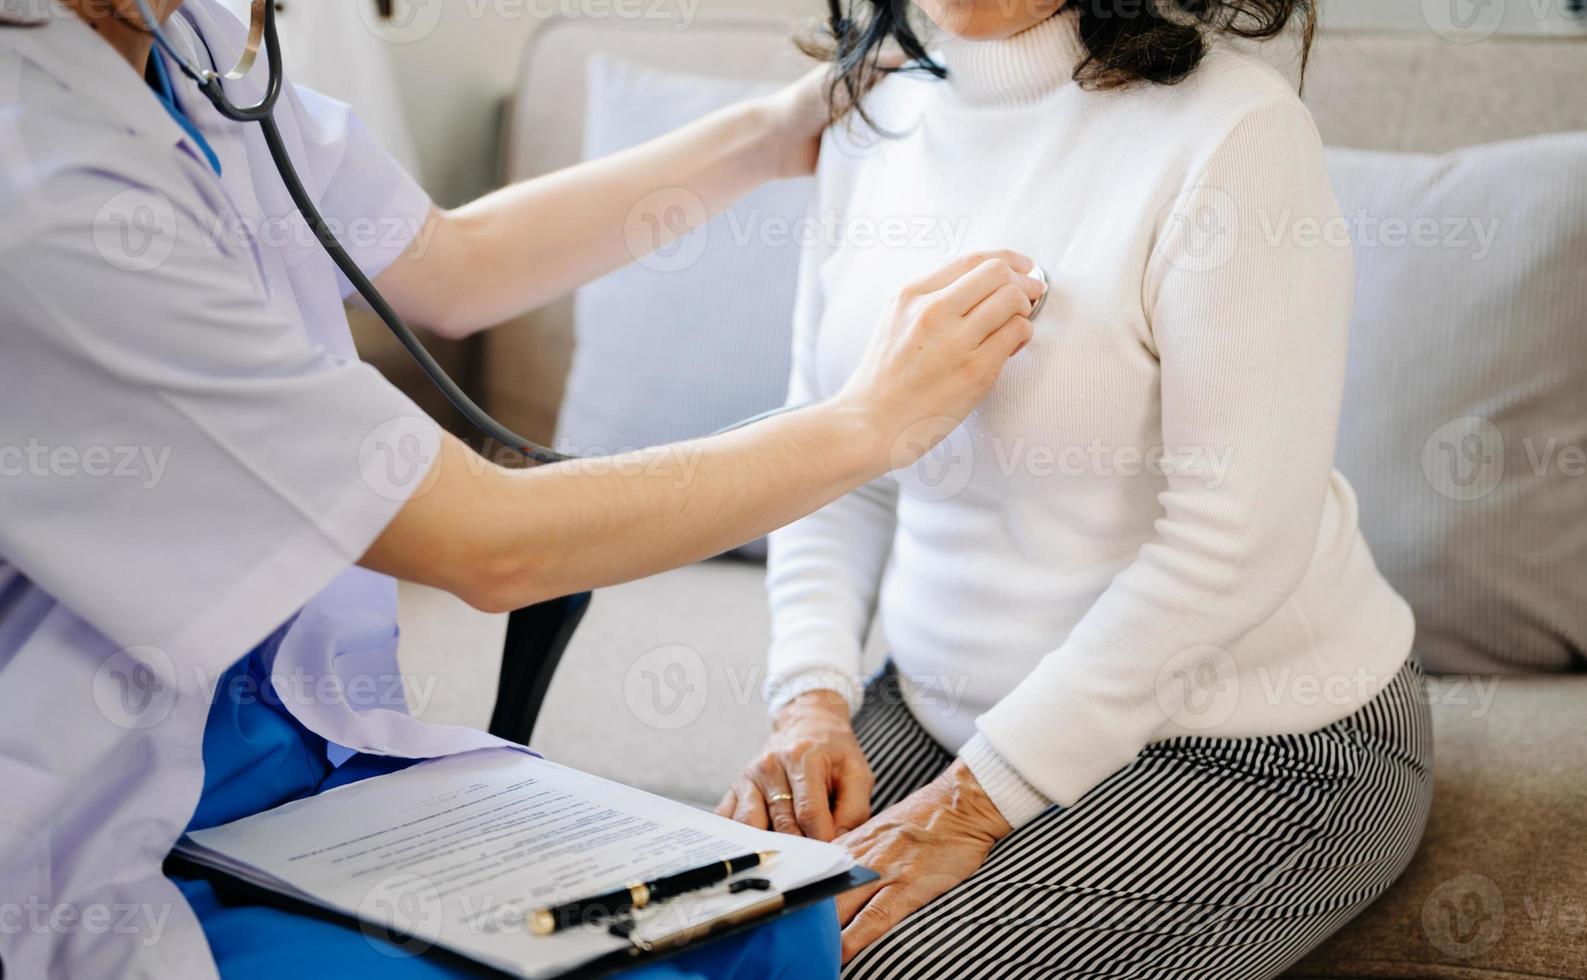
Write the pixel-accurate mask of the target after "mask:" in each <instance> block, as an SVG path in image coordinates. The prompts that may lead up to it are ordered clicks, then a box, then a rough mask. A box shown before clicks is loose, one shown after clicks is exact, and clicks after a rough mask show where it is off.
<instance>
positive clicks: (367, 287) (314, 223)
mask: <svg viewBox="0 0 1587 980" xmlns="http://www.w3.org/2000/svg"><path fill="white" fill-rule="evenodd" d="M134 2H135V3H136V4H137V6H138V13H139V15H140V16H142V17H143V19H144V24H145V25H146V26H147V27H148V28H149V30H150V32H151V33H152V34H153V35H154V41H155V43H156V44H158V45H159V46H160V49H161V50H162V51H164V52H165V53H166V55H168V56H169V57H170V59H171V60H172V61H174V62H175V63H176V65H177V67H178V68H180V69H181V71H182V73H183V74H185V75H187V76H188V77H189V78H191V79H193V81H194V82H196V83H197V84H198V87H199V90H200V91H202V92H203V93H204V95H205V97H207V98H208V99H209V101H210V103H211V104H212V105H214V107H215V109H216V111H217V112H219V113H220V114H221V115H223V116H225V117H226V118H227V119H231V120H233V121H235V122H244V123H247V122H252V123H258V124H259V128H260V131H261V132H262V133H263V134H264V139H265V146H266V147H268V148H269V150H270V159H271V160H272V161H273V162H274V163H275V167H276V170H277V171H278V172H279V174H280V176H281V182H282V184H283V185H285V187H286V189H287V193H288V194H289V195H290V196H291V198H292V203H293V204H294V205H295V206H296V207H297V209H298V211H299V213H301V214H302V216H303V220H304V222H305V223H307V224H308V226H309V228H310V229H311V230H312V231H313V232H314V237H315V239H316V240H317V241H318V242H319V243H320V246H321V247H322V248H324V249H325V252H326V254H327V255H329V256H330V257H331V261H332V262H334V263H336V267H337V268H338V269H340V270H341V272H342V275H344V276H346V277H347V281H348V282H349V283H351V284H352V286H353V288H354V289H355V290H357V292H358V295H360V296H362V297H363V299H364V302H366V303H368V304H369V308H370V309H371V310H373V311H374V313H375V315H376V316H377V317H379V318H380V321H381V322H382V323H384V324H385V325H386V328H387V329H388V330H390V331H391V333H392V334H393V335H394V336H395V337H396V338H397V341H398V343H400V344H402V346H403V348H404V349H405V350H406V351H407V352H408V354H409V355H410V356H411V357H412V358H413V359H414V361H415V362H417V363H418V365H419V369H420V370H421V371H423V372H424V375H425V377H427V378H429V379H430V383H431V384H433V385H435V387H436V388H437V389H438V390H439V391H440V392H441V394H443V395H445V396H446V399H447V401H449V402H451V403H452V405H453V407H455V408H456V409H457V411H458V412H459V413H460V414H461V415H462V416H463V418H464V419H466V420H467V421H468V423H469V424H470V425H472V426H473V427H474V428H476V429H478V430H479V431H480V432H481V433H483V434H484V435H485V436H486V437H488V438H490V439H494V440H495V441H496V442H498V443H500V444H502V445H504V446H510V447H511V448H513V449H515V450H517V451H518V452H520V453H522V454H523V455H524V456H527V457H528V458H530V459H532V460H534V461H535V462H538V463H560V462H564V461H566V460H570V459H577V458H579V457H577V456H573V455H570V454H567V453H562V452H558V451H556V450H554V449H551V448H548V447H546V446H542V445H540V444H539V443H537V442H535V441H534V440H532V439H526V438H524V437H523V436H521V435H519V434H518V433H516V432H514V431H513V430H512V429H510V428H508V427H507V426H505V425H503V424H502V423H500V422H498V421H497V420H496V419H495V418H494V417H493V416H492V415H491V414H490V413H489V412H487V411H485V410H484V409H483V408H481V407H480V406H479V405H478V404H477V403H476V402H475V401H474V400H473V399H472V398H470V397H469V396H468V393H467V392H465V391H464V390H463V389H462V388H461V387H460V386H459V385H458V383H457V382H456V381H454V380H452V376H451V375H449V374H447V373H446V369H445V368H443V367H441V365H440V364H439V363H438V362H437V361H436V359H435V357H434V355H432V354H431V353H430V352H429V350H428V349H427V348H426V347H425V346H424V342H423V341H421V340H420V339H419V338H418V337H417V336H416V335H415V334H414V332H413V331H412V330H411V329H409V327H408V325H407V324H406V323H404V322H403V320H402V317H401V316H399V315H398V314H397V311H396V310H394V309H392V307H391V304H390V303H388V302H386V298H385V297H384V296H382V295H381V293H380V290H379V289H377V288H375V284H374V283H372V282H370V281H369V277H367V276H365V275H364V273H363V270H362V269H360V268H359V267H358V263H356V262H354V261H353V259H352V256H350V255H348V254H347V250H346V249H345V248H343V247H342V243H341V241H340V240H338V239H337V237H336V233H335V232H333V231H332V230H331V229H330V226H329V225H328V224H326V222H325V218H324V217H323V216H322V215H321V214H320V210H319V208H318V207H316V206H315V204H314V201H313V199H312V198H310V197H309V193H308V191H307V190H306V189H305V188H304V186H303V181H302V179H301V178H299V176H298V171H297V167H296V166H295V165H294V164H293V163H292V157H291V155H290V154H289V153H288V152H287V148H286V143H285V142H284V141H283V140H282V138H281V130H280V129H279V128H278V127H277V126H276V122H275V107H276V102H277V101H278V100H279V99H280V97H281V86H282V70H281V45H280V39H279V38H278V37H277V35H276V23H275V3H274V0H253V6H252V9H251V15H250V26H249V36H248V43H247V49H246V50H245V51H244V53H243V56H242V58H241V59H240V60H239V61H238V63H237V66H236V67H235V68H233V69H232V70H231V71H228V72H225V73H221V72H218V71H216V70H214V69H213V68H205V67H204V66H203V65H201V64H199V63H198V61H197V54H196V52H193V51H183V50H181V49H179V48H178V47H177V46H176V45H175V44H173V43H172V41H171V39H170V38H169V37H168V36H167V35H166V33H165V29H164V27H163V26H162V25H161V24H160V22H159V20H158V18H156V17H155V15H154V11H153V10H151V9H150V7H149V2H148V0H134ZM260 53H263V54H264V56H265V63H266V65H267V67H268V71H269V77H268V80H267V81H266V83H265V91H264V95H263V96H261V97H260V99H259V101H258V102H256V103H255V104H253V105H251V106H238V105H235V104H234V103H232V101H231V100H230V99H229V98H228V97H227V96H226V91H225V85H224V83H225V81H226V80H227V79H237V78H241V77H243V76H244V75H246V74H248V72H249V71H250V70H251V69H252V67H253V64H254V61H255V59H256V57H257V56H258V54H260ZM1032 274H1033V275H1035V276H1036V277H1038V278H1040V279H1041V281H1042V283H1043V284H1044V285H1045V284H1046V282H1047V277H1046V275H1045V273H1043V272H1042V270H1041V267H1040V266H1037V267H1036V268H1035V269H1034V270H1033V272H1032ZM1046 301H1047V296H1046V294H1045V293H1043V294H1042V296H1041V298H1040V299H1038V300H1037V301H1036V305H1035V307H1034V308H1033V309H1032V310H1031V316H1032V317H1034V316H1035V315H1036V312H1037V311H1039V310H1040V309H1041V307H1042V304H1044V303H1045V302H1046ZM800 407H803V406H800V405H784V406H780V407H778V408H773V409H771V410H769V411H765V412H761V413H760V414H759V415H754V416H751V417H750V418H747V419H744V420H743V421H741V422H735V423H734V424H732V425H729V426H727V427H725V428H723V429H719V430H717V433H716V434H721V433H723V432H731V431H733V430H734V429H739V428H743V427H744V426H746V425H752V424H754V423H756V422H760V421H763V420H765V419H768V418H771V417H772V416H774V415H781V414H782V413H784V412H788V411H792V410H794V409H796V408H800Z"/></svg>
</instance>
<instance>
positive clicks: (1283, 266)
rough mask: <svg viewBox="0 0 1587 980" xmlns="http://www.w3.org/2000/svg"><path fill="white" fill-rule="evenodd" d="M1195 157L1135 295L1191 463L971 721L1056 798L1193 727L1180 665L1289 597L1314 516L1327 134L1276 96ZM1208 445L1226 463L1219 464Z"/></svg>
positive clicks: (1332, 255)
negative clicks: (1118, 562)
mask: <svg viewBox="0 0 1587 980" xmlns="http://www.w3.org/2000/svg"><path fill="white" fill-rule="evenodd" d="M1205 159H1206V163H1205V164H1204V165H1203V166H1202V167H1200V169H1199V172H1197V173H1196V174H1195V176H1194V177H1193V178H1192V179H1191V180H1189V181H1187V182H1186V184H1185V185H1184V187H1183V188H1182V191H1181V193H1180V194H1179V195H1178V197H1177V200H1176V202H1175V204H1174V205H1173V206H1171V207H1168V208H1166V209H1165V215H1164V218H1163V219H1162V220H1161V221H1160V224H1159V227H1158V229H1157V239H1156V242H1155V245H1154V248H1153V251H1152V254H1151V257H1150V259H1149V260H1148V264H1147V268H1146V275H1145V280H1144V286H1143V296H1142V303H1143V307H1144V311H1145V313H1146V316H1147V320H1148V323H1149V327H1150V332H1151V342H1152V343H1153V344H1154V345H1155V347H1156V352H1157V356H1158V359H1159V362H1160V368H1161V397H1162V436H1163V445H1164V446H1165V447H1169V448H1170V450H1174V449H1176V447H1185V448H1191V447H1193V448H1195V449H1197V450H1203V451H1198V452H1196V453H1182V454H1181V456H1182V457H1184V458H1193V459H1195V460H1197V461H1198V462H1194V463H1188V464H1180V465H1178V466H1176V467H1174V468H1172V469H1171V470H1170V471H1169V472H1168V474H1167V476H1166V486H1165V488H1164V489H1163V490H1162V491H1161V493H1160V494H1159V496H1158V502H1159V504H1160V506H1161V509H1162V513H1161V515H1160V516H1159V517H1158V519H1157V520H1156V521H1155V523H1154V528H1153V536H1152V538H1151V539H1150V540H1149V541H1148V542H1147V543H1146V544H1145V545H1144V546H1143V547H1142V548H1141V549H1140V551H1139V552H1138V554H1137V555H1136V558H1135V560H1134V561H1133V562H1132V563H1131V564H1130V565H1128V566H1127V567H1126V568H1125V569H1124V570H1123V571H1122V572H1121V573H1120V574H1119V575H1118V576H1116V577H1115V578H1114V580H1113V581H1112V582H1111V583H1110V584H1109V586H1108V588H1107V589H1106V590H1105V591H1104V592H1103V593H1102V595H1101V596H1100V597H1099V598H1098V600H1097V601H1096V603H1095V604H1094V605H1093V606H1092V607H1091V608H1090V609H1089V610H1088V611H1087V613H1086V615H1085V616H1083V617H1082V618H1081V620H1080V622H1079V623H1077V624H1076V626H1075V628H1074V629H1073V630H1072V631H1071V632H1070V634H1069V636H1068V637H1067V638H1066V639H1065V640H1064V642H1063V643H1062V645H1060V646H1059V647H1058V648H1057V649H1056V650H1054V651H1052V652H1051V653H1049V654H1048V655H1047V656H1046V657H1044V658H1043V660H1042V661H1041V662H1040V663H1039V664H1038V665H1037V667H1036V669H1035V670H1034V671H1032V672H1031V674H1030V675H1029V676H1027V677H1026V678H1025V679H1024V680H1023V681H1022V682H1021V683H1020V684H1019V685H1018V686H1016V687H1015V688H1014V690H1013V691H1011V692H1010V693H1009V694H1008V695H1007V696H1006V697H1005V698H1004V699H1003V700H1001V701H1000V702H998V703H997V704H996V705H994V706H993V707H992V709H991V710H989V711H988V712H986V713H985V714H983V715H982V716H981V717H980V719H978V723H977V724H978V727H979V730H980V734H981V736H982V737H983V738H984V744H983V743H982V742H980V741H977V742H976V743H975V747H976V749H977V751H978V752H979V753H980V758H978V759H973V760H972V759H968V758H967V759H966V762H967V764H971V767H972V771H975V770H976V768H977V766H976V765H975V763H979V766H980V768H987V769H988V770H989V771H991V770H993V769H995V766H990V767H989V766H988V760H987V759H986V757H985V756H986V750H987V749H988V748H990V749H991V750H993V753H994V754H995V756H1000V757H1001V759H1002V760H1004V761H1006V762H1007V764H1008V765H1009V766H1011V767H1012V768H1013V769H1014V770H1015V771H1017V772H1018V773H1019V774H1020V775H1021V776H1023V777H1024V779H1025V780H1026V781H1027V782H1028V783H1029V784H1030V786H1031V787H1034V788H1035V789H1036V790H1037V791H1039V792H1040V793H1041V794H1042V795H1044V796H1045V797H1047V798H1048V799H1050V800H1052V801H1054V802H1056V803H1059V804H1062V805H1069V804H1072V803H1074V802H1075V800H1077V799H1078V798H1079V797H1080V796H1081V795H1083V794H1084V793H1085V792H1086V791H1087V790H1089V789H1090V788H1091V787H1093V786H1095V785H1096V784H1097V783H1099V782H1101V781H1102V780H1103V779H1104V778H1106V777H1107V776H1108V775H1110V774H1111V773H1113V772H1115V771H1116V770H1118V769H1120V768H1122V767H1124V766H1125V765H1127V764H1128V763H1129V762H1130V761H1131V760H1132V759H1134V757H1135V756H1136V755H1137V754H1138V753H1139V752H1140V751H1141V749H1142V748H1143V747H1145V746H1146V745H1147V744H1148V743H1149V742H1151V741H1154V740H1156V739H1158V738H1161V737H1166V736H1167V735H1168V734H1177V733H1179V731H1180V730H1182V729H1183V728H1186V727H1189V728H1193V727H1194V725H1193V724H1188V725H1187V724H1181V722H1183V721H1184V720H1185V718H1186V717H1187V713H1188V712H1189V711H1191V710H1193V708H1194V705H1192V703H1191V702H1190V701H1189V700H1188V695H1189V694H1190V693H1191V692H1187V691H1186V690H1185V687H1186V685H1185V684H1184V683H1183V682H1184V680H1185V678H1186V677H1187V676H1189V677H1205V676H1207V674H1206V671H1205V669H1204V668H1205V667H1206V665H1208V664H1214V665H1217V666H1219V667H1222V666H1223V665H1226V664H1230V663H1231V662H1232V661H1231V658H1232V657H1234V656H1235V655H1236V654H1237V652H1238V651H1237V644H1238V643H1239V641H1240V639H1241V638H1242V637H1243V636H1245V635H1246V634H1247V633H1248V632H1250V631H1251V630H1252V629H1254V628H1255V627H1257V626H1258V625H1260V624H1261V623H1263V622H1264V621H1266V620H1267V619H1268V618H1270V617H1271V616H1273V615H1274V613H1275V612H1277V611H1278V610H1279V609H1280V608H1281V606H1282V605H1283V604H1284V603H1285V602H1286V601H1287V600H1288V599H1289V597H1290V596H1291V595H1292V594H1293V592H1294V590H1295V589H1296V588H1297V586H1298V585H1299V583H1300V581H1301V579H1302V577H1303V576H1304V574H1305V572H1306V570H1307V568H1308V566H1309V564H1310V561H1311V557H1312V553H1313V550H1314V548H1315V543H1316V538H1317V535H1318V531H1319V526H1320V523H1321V518H1322V508H1323V504H1324V501H1325V497H1326V492H1327V487H1328V484H1329V479H1330V473H1331V471H1332V461H1333V454H1334V438H1335V429H1336V426H1337V422H1338V416H1339V407H1340V398H1341V390H1342V388H1343V382H1344V364H1345V345H1346V340H1347V335H1348V330H1349V312H1350V288H1351V274H1350V257H1349V252H1348V249H1347V248H1346V247H1341V246H1340V245H1338V244H1336V243H1331V242H1329V241H1323V240H1322V239H1321V238H1319V237H1318V236H1315V235H1313V236H1310V237H1307V236H1305V235H1302V234H1300V229H1301V228H1302V227H1303V226H1307V223H1308V222H1309V221H1310V220H1311V219H1315V220H1316V221H1318V222H1327V221H1328V220H1329V219H1330V218H1333V217H1335V216H1337V214H1338V205H1337V204H1336V202H1335V200H1334V197H1333V192H1332V190H1331V188H1330V185H1329V182H1328V177H1327V172H1326V169H1325V166H1324V161H1323V154H1322V147H1321V145H1320V142H1319V140H1318V138H1317V135H1316V130H1315V128H1314V127H1313V126H1312V124H1311V120H1310V118H1309V116H1307V115H1306V113H1305V111H1304V109H1302V108H1301V107H1300V106H1299V105H1298V104H1294V103H1281V104H1272V105H1268V106H1265V107H1263V108H1259V109H1256V110H1254V111H1252V112H1250V113H1248V114H1246V115H1245V116H1244V117H1243V118H1242V119H1241V120H1240V121H1239V122H1237V123H1236V124H1235V125H1234V126H1233V128H1232V129H1231V130H1230V131H1229V133H1228V135H1227V136H1226V137H1225V138H1224V139H1223V140H1222V141H1221V143H1220V144H1219V145H1218V147H1217V148H1216V149H1215V150H1214V151H1213V152H1212V153H1211V154H1210V156H1208V157H1206V158H1205ZM1292 230H1293V231H1294V234H1291V233H1290V232H1291V231H1292ZM1205 450H1210V451H1211V452H1210V453H1209V452H1207V451H1205ZM1214 454H1216V455H1217V456H1218V457H1219V458H1227V460H1228V465H1227V467H1226V469H1227V472H1226V473H1225V474H1223V476H1222V477H1221V478H1220V477H1219V476H1217V475H1216V474H1215V473H1214V472H1212V470H1213V467H1211V466H1208V465H1206V461H1207V460H1208V459H1209V457H1210V456H1212V455H1214ZM1234 666H1235V667H1236V668H1237V667H1238V665H1237V664H1234ZM1202 693H1207V692H1202ZM1237 696H1255V695H1253V694H1252V693H1250V692H1239V693H1237ZM1005 816H1007V814H1005ZM1022 816H1027V817H1028V816H1029V809H1028V808H1026V811H1025V813H1024V814H1022ZM1011 822H1013V821H1012V820H1011Z"/></svg>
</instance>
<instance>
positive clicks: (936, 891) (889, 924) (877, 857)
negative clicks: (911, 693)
mask: <svg viewBox="0 0 1587 980" xmlns="http://www.w3.org/2000/svg"><path fill="white" fill-rule="evenodd" d="M874 782H875V780H874V776H873V775H872V773H871V767H870V764H869V763H868V762H867V761H866V759H865V753H864V752H863V751H862V750H861V749H860V743H859V740H858V739H857V738H855V735H854V728H853V726H852V725H851V724H850V721H849V709H848V704H847V702H845V701H844V700H843V699H842V698H841V697H840V696H838V695H837V694H834V693H832V692H829V691H816V692H811V693H809V694H806V695H803V696H801V697H800V698H798V699H796V700H794V701H792V702H790V703H789V704H788V705H787V706H785V707H784V708H783V709H782V711H780V712H779V713H778V715H777V719H776V721H775V723H774V725H773V728H772V735H771V738H770V739H769V740H768V741H767V743H766V747H765V749H764V750H763V751H762V752H761V754H760V755H759V756H757V757H756V758H755V760H754V761H752V762H751V763H750V764H749V765H748V766H746V767H745V769H744V771H743V773H741V774H740V775H739V777H738V779H737V780H736V781H735V782H734V784H733V788H732V789H730V790H728V792H727V795H725V796H724V797H723V798H722V802H721V803H720V804H718V805H717V808H716V812H717V813H719V814H721V815H722V816H725V817H732V818H733V819H734V820H737V821H739V822H741V823H746V824H749V825H750V826H753V827H759V828H761V829H763V830H764V829H771V830H776V831H778V832H780V833H785V834H798V835H800V836H804V837H811V838H815V839H817V840H825V841H836V843H837V844H839V845H840V846H842V847H844V848H846V849H847V850H848V852H849V853H850V854H851V855H853V857H854V860H855V862H856V863H858V864H860V865H863V866H864V867H867V868H870V869H871V870H873V871H875V872H876V873H877V874H879V875H880V876H881V877H880V878H879V879H878V880H877V881H874V882H872V883H871V884H869V885H865V886H863V887H861V888H857V889H855V890H854V891H851V892H848V893H846V894H844V895H842V896H840V897H839V898H838V918H839V921H840V922H841V923H842V925H843V961H844V962H845V963H847V962H848V961H849V960H850V959H852V958H853V957H854V955H855V954H856V953H858V952H859V951H860V950H862V949H864V948H865V947H866V946H868V945H870V944H871V943H873V942H875V941H876V940H877V939H879V938H881V937H882V936H883V935H884V934H885V933H886V932H887V931H888V930H889V929H892V928H893V927H894V926H896V925H898V923H900V922H902V921H903V920H904V919H905V918H906V917H907V916H909V915H910V914H911V913H912V912H914V911H915V910H917V909H919V908H921V907H923V906H924V905H926V904H927V903H928V902H930V901H931V900H932V899H935V898H937V897H938V896H940V895H942V894H944V893H945V892H947V891H948V890H950V889H951V888H953V887H954V886H955V885H957V884H959V883H960V882H962V881H964V880H965V879H966V878H968V877H970V875H972V874H974V873H975V872H976V870H977V869H979V868H980V867H981V865H982V864H983V863H984V862H985V861H986V856H987V854H988V853H990V852H991V850H992V846H993V845H994V844H996V843H997V841H998V840H999V839H1000V838H1002V837H1003V836H1005V835H1006V834H1008V833H1009V830H1010V828H1009V825H1008V821H1006V820H1004V819H1003V817H1002V814H1000V813H999V812H998V809H997V807H996V805H994V804H993V803H992V801H991V799H990V798H989V797H988V796H987V795H986V792H985V791H984V790H982V788H981V785H980V784H979V783H978V782H976V779H975V776H974V774H972V773H971V772H970V770H969V768H968V767H967V766H965V765H964V763H963V762H959V761H955V762H954V763H953V764H952V765H950V766H949V767H948V768H947V769H945V770H943V772H942V773H941V774H939V775H938V776H937V778H935V779H933V780H932V781H931V782H929V783H927V784H926V785H925V786H923V787H921V788H920V789H918V790H916V791H915V792H913V793H911V794H910V795H909V796H907V797H905V798H904V799H903V800H900V801H899V802H898V803H896V804H894V805H893V806H890V807H888V808H887V809H886V810H883V811H882V812H881V813H878V814H876V815H875V816H874V817H872V816H871V813H870V809H871V806H870V797H871V789H872V786H873V785H874Z"/></svg>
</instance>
